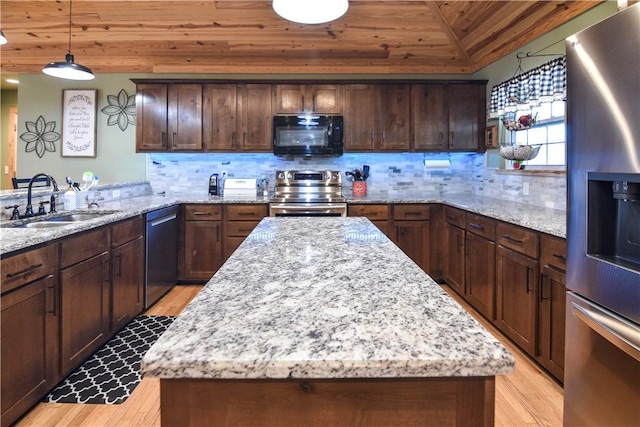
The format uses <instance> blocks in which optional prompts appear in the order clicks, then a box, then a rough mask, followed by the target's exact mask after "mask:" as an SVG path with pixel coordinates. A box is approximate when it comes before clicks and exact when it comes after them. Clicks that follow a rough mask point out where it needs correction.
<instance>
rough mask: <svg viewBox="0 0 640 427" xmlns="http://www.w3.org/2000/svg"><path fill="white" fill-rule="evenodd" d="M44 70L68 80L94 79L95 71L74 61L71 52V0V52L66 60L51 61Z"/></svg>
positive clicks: (46, 72)
mask: <svg viewBox="0 0 640 427" xmlns="http://www.w3.org/2000/svg"><path fill="white" fill-rule="evenodd" d="M42 72H43V73H45V74H48V75H50V76H53V77H59V78H61V79H68V80H93V79H94V78H95V76H94V75H93V72H92V71H91V70H90V69H89V68H87V67H85V66H84V65H80V64H76V63H75V62H73V55H72V54H71V0H69V52H68V53H67V55H66V56H65V60H64V62H50V63H49V64H47V66H46V67H44V68H43V69H42Z"/></svg>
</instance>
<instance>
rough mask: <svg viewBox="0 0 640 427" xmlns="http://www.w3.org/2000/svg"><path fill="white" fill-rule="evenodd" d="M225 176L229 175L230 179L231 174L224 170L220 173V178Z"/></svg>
mask: <svg viewBox="0 0 640 427" xmlns="http://www.w3.org/2000/svg"><path fill="white" fill-rule="evenodd" d="M223 175H227V178H228V177H229V172H228V171H226V170H224V169H223V170H222V171H221V172H220V176H223Z"/></svg>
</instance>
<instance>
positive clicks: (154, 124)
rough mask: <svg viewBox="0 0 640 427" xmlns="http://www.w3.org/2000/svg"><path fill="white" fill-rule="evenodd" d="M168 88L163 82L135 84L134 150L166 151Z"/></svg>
mask: <svg viewBox="0 0 640 427" xmlns="http://www.w3.org/2000/svg"><path fill="white" fill-rule="evenodd" d="M167 101H168V89H167V85H166V84H163V83H142V84H137V85H136V151H137V152H145V151H149V152H153V151H166V150H167V149H168V148H169V147H168V145H167V144H168V139H167V106H168V105H167Z"/></svg>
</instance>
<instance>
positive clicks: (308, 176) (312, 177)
mask: <svg viewBox="0 0 640 427" xmlns="http://www.w3.org/2000/svg"><path fill="white" fill-rule="evenodd" d="M296 184H297V185H300V184H302V185H311V186H323V185H341V184H342V177H341V176H340V172H339V171H297V170H292V171H277V172H276V186H277V185H296Z"/></svg>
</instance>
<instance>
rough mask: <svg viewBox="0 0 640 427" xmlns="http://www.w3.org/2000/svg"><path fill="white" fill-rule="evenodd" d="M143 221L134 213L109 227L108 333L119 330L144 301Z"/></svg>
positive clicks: (137, 311)
mask: <svg viewBox="0 0 640 427" xmlns="http://www.w3.org/2000/svg"><path fill="white" fill-rule="evenodd" d="M143 233H144V222H143V220H142V217H140V216H138V217H135V218H133V219H129V220H126V221H123V222H120V223H118V224H115V225H113V226H112V227H111V246H112V249H111V333H112V334H114V333H116V332H117V331H119V330H120V329H122V328H123V327H124V326H125V325H126V324H127V323H129V321H130V320H131V319H133V318H134V317H136V316H137V315H138V314H140V312H141V311H142V308H143V304H144V300H143V299H144V293H143V292H144V268H143V267H144V237H143Z"/></svg>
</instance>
